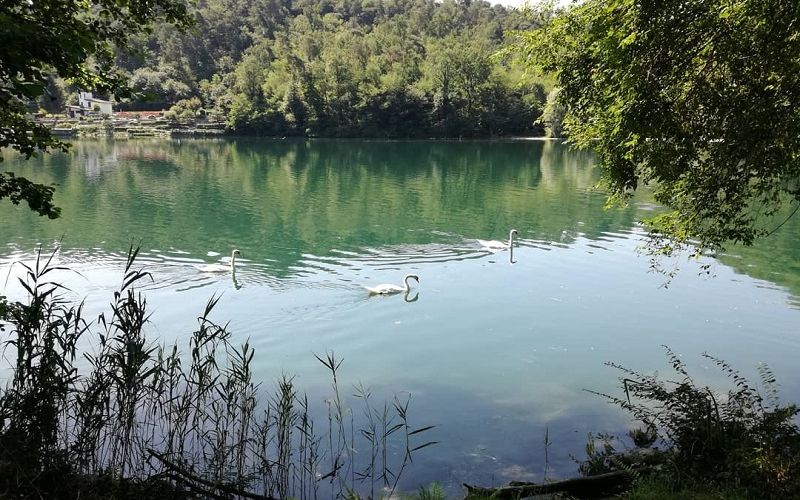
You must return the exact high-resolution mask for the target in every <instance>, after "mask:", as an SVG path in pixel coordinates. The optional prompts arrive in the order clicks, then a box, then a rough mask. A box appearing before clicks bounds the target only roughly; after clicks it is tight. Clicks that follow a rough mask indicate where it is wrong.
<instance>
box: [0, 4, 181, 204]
mask: <svg viewBox="0 0 800 500" xmlns="http://www.w3.org/2000/svg"><path fill="white" fill-rule="evenodd" d="M156 20H163V21H166V22H168V23H172V24H174V25H176V26H178V27H180V28H184V27H187V26H188V25H189V24H190V22H191V19H190V18H189V16H188V15H187V7H186V3H184V2H183V1H182V0H86V1H84V2H74V1H71V0H36V1H34V2H30V1H19V2H14V1H12V2H9V1H3V2H0V148H5V147H10V148H12V149H14V150H17V151H18V152H20V153H22V154H23V155H25V156H26V157H28V158H30V157H31V156H32V155H34V154H36V153H37V151H46V150H47V149H65V148H66V145H65V144H64V143H62V142H60V141H58V140H57V139H56V138H54V137H53V136H52V135H51V134H50V132H49V130H48V129H47V128H46V127H44V126H43V125H40V124H37V123H35V122H34V121H32V119H31V118H29V116H28V108H27V105H28V103H29V102H31V101H35V100H36V99H37V98H39V97H40V96H42V95H43V94H45V93H46V89H47V84H48V79H49V78H51V77H52V75H56V76H58V77H60V78H64V79H67V80H68V81H70V82H71V83H73V84H75V85H77V86H80V87H81V88H86V89H94V90H97V91H99V92H116V93H117V94H120V95H121V94H124V92H125V82H124V78H123V76H122V74H121V73H120V72H118V71H117V69H116V67H115V65H114V48H115V47H116V48H121V49H124V48H125V47H126V45H127V40H128V37H129V36H131V35H135V34H138V33H142V32H145V31H147V30H148V29H149V28H150V26H151V25H152V23H153V22H155V21H156ZM0 160H2V156H0ZM52 194H53V188H52V187H50V186H44V185H40V184H35V183H31V182H29V181H27V180H26V179H23V178H21V177H16V176H14V175H13V174H0V199H4V198H8V199H9V200H11V201H12V202H13V203H20V202H21V201H26V202H27V203H28V205H29V206H30V208H31V209H32V210H34V211H36V212H37V213H39V214H40V215H47V216H48V217H51V218H54V217H57V216H58V214H59V212H58V209H57V208H56V207H55V206H54V205H53V203H52Z"/></svg>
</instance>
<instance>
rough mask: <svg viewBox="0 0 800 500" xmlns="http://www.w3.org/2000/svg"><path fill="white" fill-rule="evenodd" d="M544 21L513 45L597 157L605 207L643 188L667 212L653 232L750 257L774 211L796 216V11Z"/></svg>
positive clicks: (621, 7)
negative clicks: (787, 206) (734, 248)
mask: <svg viewBox="0 0 800 500" xmlns="http://www.w3.org/2000/svg"><path fill="white" fill-rule="evenodd" d="M545 13H546V14H549V17H548V16H545V18H549V23H548V24H547V26H546V27H545V28H544V29H541V30H537V31H530V32H518V33H517V34H516V38H517V41H518V48H519V53H520V54H521V55H522V56H523V58H524V59H525V60H526V62H528V63H529V64H531V65H533V66H536V67H538V68H540V69H542V70H544V71H546V72H552V73H553V74H555V76H556V79H557V83H558V85H559V86H560V92H559V95H558V97H559V100H560V101H561V102H562V103H563V105H564V106H565V108H566V112H567V119H566V130H567V132H568V134H569V136H570V138H571V140H572V141H573V142H574V143H575V144H577V145H578V146H581V147H587V148H591V149H593V150H594V151H596V152H597V153H598V155H599V156H600V158H601V160H602V164H603V167H604V170H605V174H606V179H607V181H608V185H609V187H610V189H611V191H612V194H613V198H615V199H616V200H625V199H626V197H627V196H628V195H629V194H630V193H631V192H632V190H633V189H635V188H636V187H637V185H639V184H643V183H646V184H649V185H651V186H653V188H654V189H655V194H656V199H657V200H658V201H659V202H661V203H662V204H664V205H666V206H668V207H671V208H672V209H673V210H672V211H670V212H668V213H665V214H662V215H659V216H658V217H655V218H653V219H651V220H650V221H649V222H650V224H651V227H652V228H653V229H654V230H656V231H657V232H659V233H660V234H662V235H666V236H668V237H670V238H672V239H673V242H674V241H677V242H685V241H688V240H692V239H694V240H696V241H697V242H698V243H699V245H700V247H701V248H703V247H705V248H718V247H720V246H721V245H723V244H724V243H726V242H737V243H739V242H740V243H745V244H750V243H751V242H752V241H753V240H754V239H755V238H757V237H759V236H763V235H765V234H768V233H769V231H770V230H772V229H773V228H774V227H775V226H777V225H779V224H780V222H781V221H780V220H774V218H773V219H770V216H772V215H774V214H775V213H776V212H777V211H778V210H779V209H780V208H781V205H782V202H788V203H792V204H797V203H800V187H799V186H800V185H798V182H797V180H798V177H799V176H800V22H799V21H800V3H798V2H794V1H786V0H735V1H727V0H725V1H723V0H707V1H702V2H687V1H685V0H670V1H658V2H653V1H644V2H641V1H633V0H589V1H586V2H582V3H580V4H577V5H576V6H573V7H572V8H571V9H568V10H567V11H566V12H564V13H560V14H558V15H553V13H552V12H545ZM764 219H766V220H764ZM661 243H663V244H664V246H663V247H662V249H664V250H667V251H669V250H671V249H672V248H673V247H671V246H670V244H667V243H666V242H664V241H662V242H661Z"/></svg>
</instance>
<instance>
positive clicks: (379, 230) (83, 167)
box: [0, 139, 800, 296]
mask: <svg viewBox="0 0 800 500" xmlns="http://www.w3.org/2000/svg"><path fill="white" fill-rule="evenodd" d="M592 164H593V158H592V156H591V155H590V154H588V153H576V152H574V151H570V150H568V149H567V148H565V147H563V146H562V145H560V144H557V143H554V142H541V141H519V142H466V143H464V142H424V141H423V142H403V141H396V142H378V141H376V142H364V141H303V140H297V141H290V140H283V141H252V140H236V141H225V140H198V141H187V140H182V141H164V140H160V139H159V140H131V141H117V142H115V141H78V142H75V143H74V144H73V147H72V150H71V152H70V153H68V154H54V155H45V156H42V157H41V158H39V159H36V160H34V161H29V162H25V161H22V160H21V159H15V158H14V157H13V156H12V157H10V158H9V161H8V162H7V163H6V165H7V167H8V168H9V169H10V170H16V171H18V172H19V173H20V174H21V175H26V176H29V177H31V178H33V179H35V180H37V181H39V182H44V183H48V184H50V183H55V184H57V185H58V189H57V192H56V201H57V203H58V205H59V206H61V207H62V209H63V214H64V215H63V217H62V218H61V219H59V220H58V221H55V222H45V221H41V220H38V218H37V217H35V216H34V215H32V214H30V213H28V211H27V210H24V209H16V208H14V207H11V206H8V204H3V205H0V216H2V218H3V220H4V221H8V223H7V224H4V225H3V226H2V227H0V241H4V242H7V243H11V244H14V243H16V244H17V245H18V246H17V248H20V249H25V248H28V249H29V248H31V247H32V246H33V245H35V244H37V243H39V242H42V241H53V240H57V239H59V238H60V237H62V236H63V237H64V246H65V249H67V251H71V250H72V249H75V250H78V251H80V249H85V248H96V249H103V250H105V251H106V252H111V253H115V252H118V251H119V250H120V249H123V248H127V246H128V245H129V244H130V243H131V242H139V241H141V242H142V243H143V245H144V246H145V248H147V247H149V248H152V249H170V250H171V251H172V253H170V254H169V255H172V256H174V255H177V253H178V252H179V253H181V254H182V255H185V256H187V257H193V258H199V259H202V258H203V256H205V255H206V254H207V253H208V252H210V251H219V250H220V249H224V248H233V247H239V248H242V249H243V250H244V251H246V253H247V254H248V255H250V256H252V258H251V261H252V263H253V266H252V268H251V270H253V271H263V272H265V273H266V274H268V275H271V276H273V277H275V278H277V279H282V278H291V277H298V276H302V275H304V274H307V273H308V272H309V271H313V270H322V269H325V268H329V269H328V270H329V271H331V272H334V273H335V272H337V266H339V265H342V264H343V262H344V261H343V260H342V259H341V258H340V257H341V256H342V255H344V256H346V257H347V259H346V260H350V261H352V260H356V261H358V260H370V261H375V262H380V263H382V264H384V265H386V266H387V267H391V266H400V265H405V264H408V263H410V262H417V263H423V262H432V261H438V262H447V261H451V260H458V259H470V258H480V257H481V254H480V253H478V252H477V251H476V249H475V248H474V247H472V246H471V245H468V244H466V242H467V241H468V240H469V239H470V238H473V237H474V236H475V235H482V236H483V237H487V238H491V237H495V238H498V239H499V238H502V237H504V236H505V235H504V233H505V231H507V229H506V228H508V227H511V226H512V225H513V226H517V227H518V228H519V230H520V232H521V236H523V237H524V238H525V239H527V240H529V241H537V242H540V243H539V245H540V246H542V247H552V246H553V245H567V246H569V245H571V244H573V243H574V242H575V241H576V240H577V239H578V238H588V239H590V240H595V241H596V242H597V243H596V246H597V249H598V250H602V249H603V242H602V240H603V239H604V238H606V237H608V236H609V235H611V237H622V238H626V237H630V234H631V233H632V232H635V231H637V221H638V220H639V219H640V218H641V217H643V216H645V215H649V212H652V210H654V209H655V208H656V205H654V204H653V203H652V200H650V199H648V197H647V195H646V193H645V194H643V195H642V196H639V197H638V199H637V200H634V203H632V204H631V205H630V206H629V207H627V208H625V209H619V210H603V204H604V201H605V198H604V195H603V194H602V193H601V192H598V191H596V189H595V186H596V185H597V182H598V180H599V174H598V172H597V170H596V169H594V168H593V167H592ZM76 167H78V168H76ZM799 232H800V222H798V221H797V220H792V221H790V222H789V223H788V224H787V225H786V227H785V228H782V231H781V232H779V233H778V234H776V235H773V236H772V237H771V238H769V239H768V240H769V241H766V242H764V243H763V245H762V246H760V247H757V248H756V250H751V249H744V250H741V249H738V248H737V249H735V250H734V253H733V254H732V255H730V256H728V255H725V256H722V257H721V260H722V261H723V262H725V263H726V264H729V265H732V266H734V267H736V268H737V269H739V270H740V271H741V272H745V273H748V274H751V275H755V276H758V277H760V278H762V279H767V280H770V281H775V282H777V283H780V284H781V285H784V286H789V287H790V289H791V290H792V291H793V293H794V295H795V296H798V295H800V281H798V280H800V278H798V276H800V268H798V265H800V264H798V262H800V254H798V252H800V249H798V245H796V244H795V243H796V234H798V233H799ZM760 245H761V244H760ZM759 248H763V250H759ZM386 249H390V250H391V251H393V252H396V253H394V254H393V255H392V254H388V253H387V252H386ZM154 252H155V250H154ZM309 256H313V257H309ZM352 256H355V257H356V258H355V259H350V257H352ZM737 256H744V257H745V259H746V260H738V261H737ZM143 257H145V258H150V257H153V258H159V257H158V256H156V255H153V252H150V254H149V255H148V252H146V251H144V252H143ZM513 257H514V256H513V255H509V261H510V262H511V261H512V260H513ZM168 258H169V256H167V259H168ZM176 262H178V261H176ZM774 262H781V263H783V265H780V266H771V263H774Z"/></svg>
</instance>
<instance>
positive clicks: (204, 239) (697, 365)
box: [0, 140, 800, 491]
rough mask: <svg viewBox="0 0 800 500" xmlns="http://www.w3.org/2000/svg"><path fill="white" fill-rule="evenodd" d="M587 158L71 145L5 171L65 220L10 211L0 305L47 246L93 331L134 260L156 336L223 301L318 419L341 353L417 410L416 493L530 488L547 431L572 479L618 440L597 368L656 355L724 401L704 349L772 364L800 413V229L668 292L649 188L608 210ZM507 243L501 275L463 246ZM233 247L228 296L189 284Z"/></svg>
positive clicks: (239, 329)
mask: <svg viewBox="0 0 800 500" xmlns="http://www.w3.org/2000/svg"><path fill="white" fill-rule="evenodd" d="M593 161H594V159H593V157H592V155H591V154H587V153H578V152H574V151H570V150H569V149H567V148H566V147H565V146H563V145H561V144H558V143H555V142H548V141H501V142H489V141H487V142H363V141H311V142H304V141H256V140H231V141H222V140H220V141H216V140H215V141H200V140H197V141H194V140H193V141H147V140H141V141H118V142H92V141H80V142H76V143H74V145H73V148H72V150H71V151H70V153H68V154H54V155H48V156H44V157H42V158H38V159H34V160H31V161H27V162H26V161H22V160H21V159H19V158H16V157H14V156H10V157H7V158H6V161H5V162H4V163H3V165H2V168H3V170H13V171H15V172H16V173H18V174H19V175H24V176H27V177H29V178H31V179H33V180H36V181H38V182H45V183H56V184H57V185H58V187H57V191H56V202H57V204H58V206H60V207H61V208H62V210H63V212H62V214H63V215H62V217H61V218H60V219H58V220H55V221H49V220H46V219H43V218H40V217H37V216H35V215H34V214H33V213H31V212H30V211H29V210H28V209H27V208H26V207H14V206H12V205H11V204H9V203H7V202H4V203H2V204H0V221H2V224H0V273H2V274H0V278H1V279H2V281H1V282H0V283H3V284H4V288H3V291H2V292H0V293H4V294H6V295H9V296H11V297H14V298H21V297H22V290H21V288H20V287H19V286H18V285H16V284H15V280H14V279H13V278H14V276H15V275H17V274H19V273H20V269H21V268H20V267H19V266H15V265H13V264H14V263H15V262H20V261H21V262H30V261H32V259H33V258H34V257H35V252H36V248H37V246H39V245H42V246H43V247H44V249H45V250H48V251H49V250H52V249H53V248H54V247H55V246H57V245H58V246H60V250H59V251H58V253H57V257H56V259H57V261H58V262H59V263H60V264H63V265H66V266H68V267H69V268H71V269H72V270H74V271H77V272H71V273H62V275H61V276H60V279H62V280H64V281H65V282H66V283H67V284H68V285H69V287H70V289H71V291H70V292H69V293H70V294H71V295H72V296H74V297H75V298H76V299H84V298H85V300H86V308H87V311H88V312H89V313H90V314H89V315H90V316H91V315H95V314H99V313H100V312H101V311H103V310H105V309H106V306H107V304H108V303H109V302H110V301H111V298H112V297H111V293H112V292H113V290H115V289H116V287H117V286H118V285H119V283H120V280H121V276H122V271H123V264H124V259H125V253H126V251H127V249H128V246H129V245H130V244H131V243H134V244H140V245H141V248H142V252H141V257H140V259H139V262H140V263H141V264H142V265H144V266H145V267H146V269H147V270H148V271H150V272H151V273H152V274H153V276H154V282H153V283H149V284H147V285H146V286H145V287H144V291H145V293H146V296H147V299H148V302H149V305H150V308H151V309H150V310H151V312H152V313H153V315H152V324H151V325H150V331H149V333H150V335H151V336H152V338H153V339H159V340H163V341H165V342H169V343H171V342H173V341H175V340H179V341H182V340H185V339H187V338H188V335H189V334H190V332H191V331H192V329H193V328H194V327H195V326H196V318H197V316H198V315H199V314H200V313H201V312H202V310H203V307H204V305H205V303H206V301H207V300H208V299H209V298H210V297H211V296H212V295H214V294H217V295H219V294H221V295H222V298H221V300H220V302H219V305H218V307H217V309H216V310H215V311H214V314H213V318H215V319H216V320H218V321H219V322H223V323H224V322H226V321H229V326H230V330H231V331H232V332H233V335H234V337H235V338H236V339H239V340H240V341H242V342H243V341H244V340H245V339H247V338H249V339H250V342H251V344H252V345H254V346H255V349H256V352H257V354H256V360H255V363H256V366H255V368H256V375H257V377H258V379H259V380H260V381H262V382H263V385H264V386H265V388H271V387H274V380H275V379H276V378H277V377H278V376H280V375H281V374H282V373H290V374H294V375H295V382H296V384H297V386H298V387H299V388H300V389H301V390H304V391H306V392H307V393H308V394H309V397H310V399H311V401H312V402H315V404H318V405H319V406H320V407H321V406H322V404H321V401H322V398H324V397H326V395H327V394H328V384H329V378H328V373H327V372H326V370H325V368H324V367H322V366H321V365H320V363H319V362H318V361H317V360H316V359H315V357H314V354H315V353H316V354H320V355H323V354H324V353H326V352H329V351H334V352H335V354H336V356H337V357H338V358H341V359H343V360H344V363H343V365H342V368H341V370H342V372H341V373H342V380H341V381H340V382H341V383H342V384H344V385H345V386H346V387H348V388H349V387H351V386H352V385H353V384H356V383H358V382H362V383H363V384H365V385H368V386H370V387H371V388H372V392H373V397H375V398H381V399H382V398H391V396H392V394H395V393H399V394H405V393H408V392H410V393H411V394H412V403H411V418H412V420H413V421H414V423H415V424H417V425H420V426H422V425H436V426H437V427H436V429H435V430H433V431H430V435H429V436H428V437H429V438H431V439H435V440H437V441H439V442H440V443H439V444H437V445H436V446H433V447H430V448H427V449H426V450H424V451H423V452H421V453H420V455H418V457H417V458H416V459H415V461H414V464H413V466H412V467H411V468H409V469H408V470H407V471H406V472H405V476H404V477H405V480H404V482H403V486H404V487H405V488H415V487H417V486H419V485H420V484H427V483H428V482H430V481H432V480H438V481H440V482H442V483H444V484H445V485H446V486H447V487H448V488H449V490H450V491H458V488H459V485H460V484H461V483H462V482H465V481H468V482H472V483H482V484H484V485H491V484H500V483H505V482H508V481H509V480H540V479H541V478H542V475H543V472H544V468H545V460H544V456H545V446H544V440H545V434H547V435H548V436H549V440H550V442H551V443H552V444H551V446H550V448H549V451H548V464H547V466H548V467H549V477H551V478H553V477H563V476H566V475H570V474H573V473H574V472H575V464H574V462H573V461H572V459H571V458H570V454H572V455H575V456H577V457H581V456H582V453H583V446H584V444H585V442H586V436H587V433H588V432H601V431H609V432H618V431H624V429H626V428H627V426H628V420H627V417H626V416H625V415H624V414H623V413H621V412H620V411H619V410H617V409H615V408H613V407H611V406H609V405H607V404H606V403H605V402H604V401H603V400H602V399H600V398H599V397H596V396H594V395H592V394H589V393H587V392H585V391H584V389H591V390H597V391H601V392H609V391H615V390H616V389H615V387H616V385H617V382H616V377H617V376H618V373H616V372H615V371H614V370H612V369H611V368H608V367H606V366H604V362H606V361H613V362H616V363H620V364H623V365H626V366H629V367H631V368H636V369H642V370H654V369H659V370H660V371H661V372H664V373H668V370H667V363H666V361H665V358H664V355H663V348H662V347H661V346H662V345H664V344H665V345H669V346H670V347H671V348H672V349H674V350H675V351H676V352H677V353H679V354H680V355H681V356H683V357H684V359H685V360H686V362H687V364H688V365H689V368H690V369H691V370H692V371H693V372H694V373H695V374H696V375H697V378H698V379H699V380H700V381H703V382H707V383H710V384H714V385H719V384H721V383H722V382H723V381H724V377H723V376H722V375H720V373H719V372H718V370H716V369H715V368H714V366H712V365H711V363H709V362H708V361H707V360H705V359H704V358H702V357H701V356H700V355H701V353H703V352H709V353H711V354H714V355H715V356H718V357H720V358H723V359H725V360H727V361H729V362H730V363H732V364H733V365H734V366H735V367H737V368H739V369H741V370H742V372H743V373H744V374H745V375H747V376H750V377H752V378H754V379H755V378H757V372H756V366H757V364H758V363H761V362H766V363H768V364H769V366H770V367H771V368H772V369H773V371H774V372H775V374H776V376H777V378H778V381H779V382H780V383H781V393H782V395H783V396H784V398H785V399H789V400H793V401H795V402H798V401H800V397H799V396H800V365H798V364H797V362H796V360H797V358H798V355H799V354H800V328H798V327H800V220H798V218H794V219H792V220H790V221H789V222H788V223H786V224H785V225H784V226H783V227H781V229H780V230H779V231H778V232H776V234H774V235H772V236H770V238H768V239H767V240H764V241H763V242H761V243H759V245H758V246H757V247H754V248H747V249H741V248H732V249H730V250H729V252H728V253H727V254H725V255H722V256H720V257H719V259H718V260H704V261H700V262H696V261H692V260H687V259H685V258H681V259H679V260H676V261H674V264H677V265H678V266H679V267H680V271H679V273H678V274H677V276H676V277H675V278H674V279H673V280H672V281H671V282H670V283H669V284H668V286H664V285H665V281H666V278H665V277H664V276H663V275H660V274H653V273H649V272H648V270H649V265H650V262H649V260H648V258H647V257H646V256H643V255H640V254H639V253H638V252H637V248H638V247H639V246H640V245H641V243H642V238H643V232H642V229H641V227H640V225H639V223H638V222H639V221H640V220H641V219H642V218H643V217H646V216H647V215H648V214H652V213H653V211H654V210H658V207H657V206H656V205H655V204H654V203H653V202H652V200H651V199H650V197H649V196H648V195H647V193H641V194H639V195H637V197H636V198H635V199H634V200H633V202H632V203H631V204H630V206H628V207H626V208H623V209H612V210H607V211H604V210H603V204H604V200H605V197H604V195H603V193H602V192H600V191H597V190H595V189H594V186H595V184H596V183H597V181H598V178H599V173H598V171H597V169H596V168H594V167H593ZM787 213H788V212H787ZM763 223H764V224H765V227H767V226H768V225H770V224H775V225H777V224H778V223H780V217H778V218H776V220H775V221H763ZM511 228H516V229H517V230H518V231H519V236H520V238H519V246H518V247H516V248H515V249H514V260H515V262H514V263H513V264H512V263H510V262H509V254H508V252H507V251H501V252H496V253H492V252H489V251H486V250H484V249H483V248H482V247H481V246H480V245H479V244H478V243H477V242H476V239H477V238H482V239H499V240H502V239H505V238H507V235H508V231H509V230H510V229H511ZM234 248H238V249H240V250H241V252H242V257H241V258H240V259H239V260H238V261H237V269H238V270H237V273H236V281H235V282H234V281H233V280H232V279H231V276H230V275H229V274H227V273H222V274H220V275H211V274H207V273H202V272H199V271H198V269H197V268H196V266H197V265H200V264H210V263H216V262H220V263H225V262H226V259H227V256H229V255H230V252H231V250H232V249H234ZM668 264H669V263H668ZM703 264H711V267H710V271H711V274H710V275H707V274H704V273H703V274H701V270H702V269H701V265H703ZM408 273H414V274H418V275H419V276H420V284H419V286H416V287H415V289H414V291H413V292H412V293H411V294H410V295H408V296H403V295H399V296H393V297H373V298H370V297H368V295H367V293H366V291H365V289H364V288H363V287H364V286H365V285H371V284H377V283H384V282H388V283H397V284H401V282H402V277H403V276H404V275H405V274H408ZM8 277H10V279H8ZM184 345H185V344H184ZM350 392H352V391H350Z"/></svg>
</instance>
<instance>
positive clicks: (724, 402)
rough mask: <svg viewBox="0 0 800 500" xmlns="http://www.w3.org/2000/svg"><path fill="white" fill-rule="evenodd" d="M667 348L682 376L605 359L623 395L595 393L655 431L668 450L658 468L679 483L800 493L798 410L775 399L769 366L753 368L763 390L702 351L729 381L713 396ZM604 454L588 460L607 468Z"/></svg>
mask: <svg viewBox="0 0 800 500" xmlns="http://www.w3.org/2000/svg"><path fill="white" fill-rule="evenodd" d="M666 350H667V357H668V359H669V361H670V364H671V365H672V368H673V370H674V371H675V373H677V375H678V376H679V377H680V380H678V381H665V380H662V379H660V378H659V376H658V375H646V374H643V373H640V372H637V371H634V370H630V369H628V368H625V367H622V366H620V365H617V364H614V363H608V365H609V366H612V367H614V368H616V369H618V370H620V371H622V372H623V373H624V376H623V378H621V379H620V380H621V382H622V387H623V389H624V391H625V397H617V396H610V395H606V394H601V395H602V396H604V397H606V398H607V399H608V400H609V401H611V402H612V403H614V404H616V405H618V406H620V407H621V408H623V409H625V410H627V411H629V412H630V413H631V414H632V415H633V416H634V417H635V418H636V419H637V420H640V421H642V422H644V424H645V426H646V428H649V429H652V430H654V431H655V432H656V433H657V436H658V438H659V439H660V446H661V447H662V448H663V449H664V450H666V451H667V452H668V453H667V454H666V455H665V457H666V465H667V467H666V468H665V469H664V470H665V471H668V473H669V474H671V475H672V478H673V479H675V480H677V482H678V483H694V484H706V485H708V484H710V485H718V486H720V487H735V488H740V489H742V490H743V491H748V492H750V493H752V494H753V495H754V496H755V497H758V498H797V497H800V429H799V428H798V424H797V420H796V418H795V417H796V416H797V415H798V412H799V410H798V408H797V407H796V406H795V405H793V404H788V405H784V404H781V403H780V401H779V399H778V395H777V388H776V381H775V377H774V376H773V374H772V372H771V371H770V370H769V368H767V367H766V366H761V367H759V373H760V379H761V380H760V381H761V384H762V385H763V387H764V390H765V393H766V396H763V395H762V394H760V393H759V392H758V390H756V388H755V387H754V385H753V384H752V383H751V382H750V381H748V380H747V379H745V378H744V377H743V376H742V375H741V374H740V373H739V372H738V371H736V370H735V369H734V368H733V367H731V366H730V365H729V364H728V363H727V362H725V361H723V360H721V359H718V358H715V357H713V356H711V355H709V354H704V355H703V356H704V357H705V358H707V359H709V360H711V361H712V362H713V363H714V364H716V365H717V366H718V367H719V368H720V369H721V370H722V372H723V373H724V374H725V375H727V377H728V378H729V379H730V380H731V382H733V388H732V389H730V390H728V391H727V393H724V394H718V393H715V392H714V391H712V390H711V389H710V388H709V387H705V386H698V385H697V384H696V383H695V381H694V380H693V379H692V377H691V376H690V375H689V373H688V371H687V369H686V366H685V364H684V363H683V361H681V360H680V359H679V358H678V356H677V355H676V354H675V353H674V352H672V351H671V350H670V349H669V348H666ZM606 442H608V441H606ZM609 455H614V449H613V446H611V447H610V448H606V447H604V449H603V452H602V453H600V454H598V453H597V452H595V453H594V454H590V461H591V462H593V463H605V465H607V466H611V467H613V460H607V456H609Z"/></svg>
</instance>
